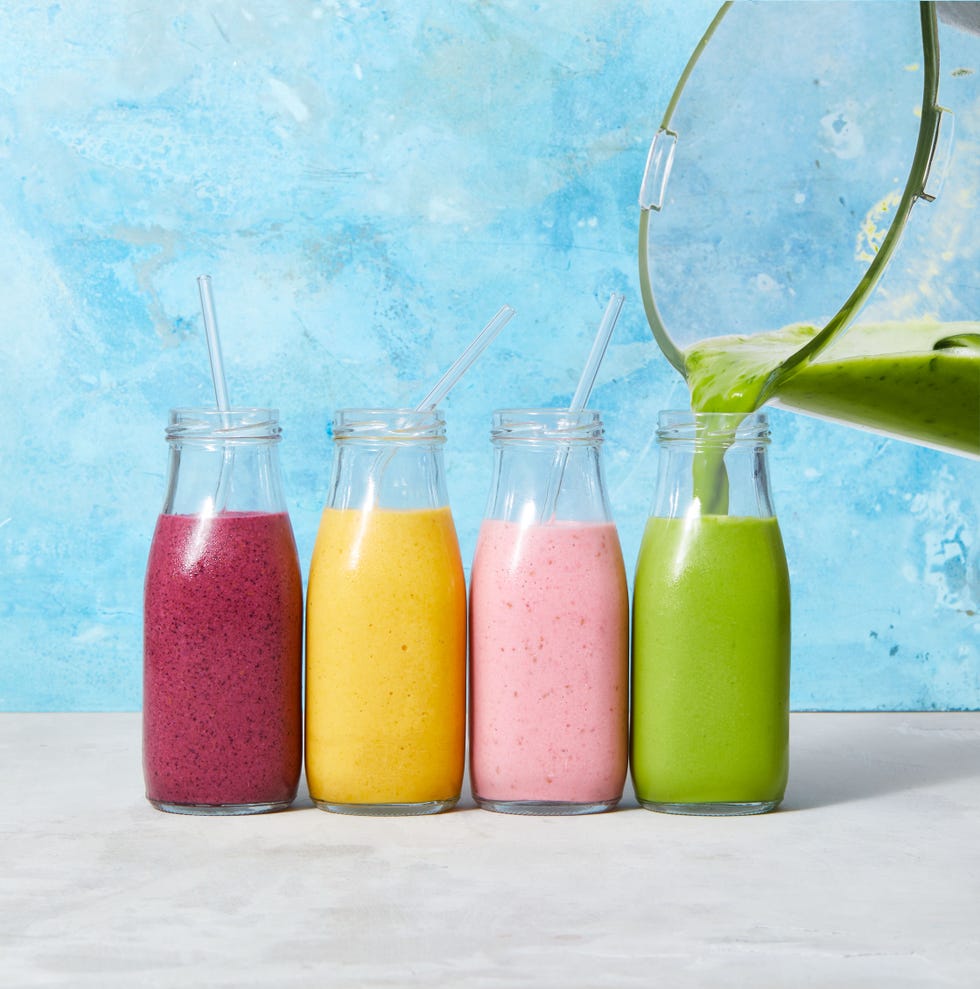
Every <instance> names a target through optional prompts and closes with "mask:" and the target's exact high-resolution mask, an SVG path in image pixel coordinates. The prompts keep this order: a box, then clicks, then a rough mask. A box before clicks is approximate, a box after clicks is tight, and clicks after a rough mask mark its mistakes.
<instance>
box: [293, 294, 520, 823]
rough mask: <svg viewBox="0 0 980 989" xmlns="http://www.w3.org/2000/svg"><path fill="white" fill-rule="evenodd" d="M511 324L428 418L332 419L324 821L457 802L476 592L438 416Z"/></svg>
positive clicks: (318, 667)
mask: <svg viewBox="0 0 980 989" xmlns="http://www.w3.org/2000/svg"><path fill="white" fill-rule="evenodd" d="M512 315H513V310H512V309H510V308H509V307H504V308H503V309H501V310H500V312H499V313H498V314H497V316H496V317H495V318H494V320H492V321H491V323H489V324H488V325H487V327H486V328H485V329H484V331H483V333H481V334H480V336H478V337H477V338H476V340H474V342H473V344H472V345H471V346H470V348H467V350H466V351H465V352H464V354H463V355H461V357H460V359H459V360H458V361H457V362H456V363H455V364H454V365H453V366H452V367H451V368H450V370H449V371H448V372H447V374H446V375H445V376H444V377H443V379H442V380H441V381H440V382H439V384H438V385H437V386H436V387H435V388H434V389H433V390H432V392H430V394H429V395H428V396H426V398H425V399H424V400H423V402H422V403H420V406H419V408H416V409H342V410H340V411H339V412H337V413H336V414H335V417H334V423H333V437H334V443H335V457H334V463H333V471H332V477H331V481H330V492H329V495H328V498H327V504H326V507H325V509H324V511H323V515H322V518H321V521H320V528H319V531H318V533H317V538H316V543H315V546H314V550H313V559H312V562H311V564H310V576H309V585H308V589H307V612H306V616H307V617H306V621H307V625H306V628H307V649H306V777H307V782H308V784H309V788H310V796H311V797H312V798H313V800H314V802H315V803H316V805H317V806H318V807H320V808H322V809H323V810H328V811H334V812H337V813H347V814H371V815H392V816H393V815H408V814H432V813H437V812H439V811H443V810H448V809H449V808H451V807H453V806H454V805H455V804H456V802H457V800H458V799H459V794H460V789H461V787H462V779H463V764H464V749H465V732H466V584H465V578H464V575H463V566H462V560H461V558H460V552H459V544H458V541H457V537H456V529H455V525H454V522H453V517H452V514H451V512H450V508H449V499H448V494H447V490H446V478H445V471H444V466H443V447H444V445H445V442H446V425H445V421H444V419H443V417H442V415H441V413H440V412H438V411H437V410H436V408H435V404H436V403H437V402H439V401H440V400H441V398H442V397H443V396H444V395H445V393H446V392H447V391H448V389H449V387H450V386H451V385H452V384H453V382H454V381H455V380H456V379H457V378H458V377H459V375H460V374H462V373H463V371H464V370H465V369H466V367H467V366H468V365H469V364H470V363H471V362H472V361H473V360H474V359H475V357H476V355H477V353H479V351H480V350H482V348H483V347H484V346H486V345H487V344H488V343H489V342H490V340H491V339H492V338H493V336H495V335H496V333H497V332H499V330H500V329H501V328H502V327H503V325H504V324H505V323H506V322H507V321H508V320H509V319H510V318H511V316H512Z"/></svg>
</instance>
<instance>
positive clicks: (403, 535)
mask: <svg viewBox="0 0 980 989" xmlns="http://www.w3.org/2000/svg"><path fill="white" fill-rule="evenodd" d="M306 640H307V641H306V777H307V782H308V784H309V788H310V795H311V796H312V797H313V799H314V800H315V801H316V802H317V803H318V804H325V805H374V806H378V805H382V806H384V805H391V804H401V805H410V804H425V803H431V802H452V801H454V800H455V799H457V798H458V796H459V792H460V788H461V786H462V778H463V755H464V744H465V719H466V585H465V580H464V577H463V567H462V562H461V559H460V553H459V544H458V542H457V539H456V529H455V526H454V524H453V520H452V515H451V514H450V511H449V509H448V508H435V509H411V510H399V509H385V508H374V509H370V510H363V509H334V508H327V509H326V510H325V511H324V513H323V516H322V519H321V521H320V528H319V531H318V533H317V538H316V544H315V547H314V550H313V559H312V562H311V564H310V576H309V587H308V592H307V618H306Z"/></svg>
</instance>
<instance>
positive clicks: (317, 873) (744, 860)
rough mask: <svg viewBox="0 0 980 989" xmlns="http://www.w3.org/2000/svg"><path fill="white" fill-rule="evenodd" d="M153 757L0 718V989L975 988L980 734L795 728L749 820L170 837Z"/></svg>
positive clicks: (209, 821)
mask: <svg viewBox="0 0 980 989" xmlns="http://www.w3.org/2000/svg"><path fill="white" fill-rule="evenodd" d="M139 732H140V719H139V715H136V714H3V715H0V782H2V784H3V794H4V804H3V807H2V809H0V985H2V986H3V987H19V986H72V987H74V986H78V987H88V986H99V987H104V986H133V987H142V986H236V987H237V986H275V987H293V986H358V987H375V986H410V985H426V986H433V985H439V986H443V985H445V986H466V987H470V986H473V987H486V986H562V987H573V986H583V987H601V986H605V985H608V986H644V987H661V986H662V987H670V989H684V987H688V986H752V987H778V989H797V987H810V986H820V987H823V986H840V987H847V989H861V987H865V986H867V987H875V989H879V987H888V989H895V987H915V989H920V987H931V986H937V987H949V986H956V987H959V986H963V987H970V989H974V987H977V986H980V713H952V714H947V713H942V714H939V713H936V714H796V715H793V718H792V766H791V770H790V775H791V781H790V788H789V791H788V793H787V798H786V800H785V802H784V804H783V808H782V809H781V810H780V811H778V812H777V813H774V814H770V815H766V816H762V817H746V818H729V819H709V818H693V817H670V816H664V815H659V814H654V813H651V812H649V811H645V810H641V809H639V808H637V806H636V804H635V801H634V800H633V798H632V795H631V794H630V795H629V796H628V798H627V799H626V801H625V802H624V807H623V809H621V810H618V811H616V812H613V813H610V814H603V815H596V816H592V817H578V818H540V817H530V818H529V817H512V816H509V815H501V814H491V813H488V812H486V811H481V810H477V809H475V808H473V805H472V802H471V801H470V800H469V799H468V796H467V797H464V800H463V801H462V803H461V808H460V809H457V810H455V811H453V812H451V813H449V814H444V815H440V816H436V817H427V818H401V819H379V818H370V819H366V818H351V817H342V816H336V815H332V814H327V813H324V812H322V811H319V810H317V809H315V808H313V807H312V805H311V804H310V802H309V800H308V799H307V798H306V796H305V790H304V791H302V792H303V794H304V795H303V798H302V799H301V800H300V801H298V803H297V805H296V808H295V809H293V810H290V811H287V812H285V813H281V814H273V815H263V816H257V817H239V818H201V817H184V816H177V815H172V814H163V813H160V812H158V811H155V810H153V809H152V808H151V807H150V805H149V804H148V803H146V801H145V799H144V798H143V789H142V776H141V769H140V742H139ZM467 793H468V791H467Z"/></svg>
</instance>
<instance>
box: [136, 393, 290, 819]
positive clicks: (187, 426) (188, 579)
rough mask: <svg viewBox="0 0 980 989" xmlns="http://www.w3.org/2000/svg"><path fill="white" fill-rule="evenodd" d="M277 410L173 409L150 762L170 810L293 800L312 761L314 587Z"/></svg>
mask: <svg viewBox="0 0 980 989" xmlns="http://www.w3.org/2000/svg"><path fill="white" fill-rule="evenodd" d="M280 433H281V429H280V426H279V421H278V412H277V411H276V410H274V409H232V410H231V411H228V412H217V411H211V410H205V409H174V410H172V411H171V413H170V423H169V426H168V427H167V442H168V444H169V451H170V452H169V471H168V477H167V490H166V497H165V500H164V505H163V510H162V512H161V514H160V516H159V518H158V520H157V524H156V529H155V531H154V534H153V541H152V544H151V546H150V553H149V560H148V563H147V569H146V580H145V585H144V610H143V616H144V621H143V664H144V666H143V766H144V775H145V780H146V795H147V798H148V799H149V801H150V803H152V804H153V806H154V807H157V808H158V809H160V810H165V811H172V812H175V813H185V814H254V813H261V812H263V811H272V810H282V809H284V808H286V807H288V806H289V805H290V804H291V803H292V801H293V799H294V798H295V796H296V788H297V785H298V783H299V775H300V770H301V768H302V744H303V736H302V716H301V701H302V688H301V677H302V644H303V589H302V581H301V576H300V569H299V560H298V557H297V554H296V542H295V540H294V538H293V530H292V526H291V524H290V521H289V516H288V514H287V512H286V505H285V499H284V497H283V491H282V483H281V478H280V471H279V459H278V443H279V438H280Z"/></svg>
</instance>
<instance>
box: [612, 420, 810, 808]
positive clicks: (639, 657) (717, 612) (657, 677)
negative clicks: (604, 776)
mask: <svg viewBox="0 0 980 989" xmlns="http://www.w3.org/2000/svg"><path fill="white" fill-rule="evenodd" d="M657 438H658V441H659V444H660V461H659V476H658V481H657V490H656V497H655V501H654V505H653V512H652V515H651V517H650V518H649V520H648V521H647V525H646V529H645V531H644V535H643V540H642V543H641V546H640V552H639V559H638V561H637V567H636V582H635V587H634V594H633V674H632V675H633V685H632V686H633V690H632V734H631V752H630V755H631V770H632V776H633V783H634V786H635V789H636V795H637V799H638V800H639V802H640V803H641V804H642V805H643V806H644V807H647V808H649V809H650V810H659V811H665V812H668V813H681V814H706V815H717V816H722V815H735V814H755V813H763V812H766V811H769V810H773V809H774V808H775V807H776V806H777V805H778V804H779V802H780V801H781V800H782V797H783V792H784V790H785V787H786V777H787V769H788V734H789V732H788V729H789V665H790V590H789V575H788V571H787V566H786V557H785V553H784V550H783V542H782V537H781V535H780V531H779V523H778V522H777V520H776V515H775V512H774V511H773V506H772V502H771V499H770V493H769V471H768V464H767V457H766V449H767V446H768V443H769V427H768V422H767V419H766V416H765V415H764V414H763V413H755V414H751V415H743V414H732V413H698V414H694V413H691V412H662V413H661V414H660V420H659V430H658V433H657Z"/></svg>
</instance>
